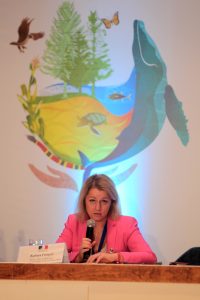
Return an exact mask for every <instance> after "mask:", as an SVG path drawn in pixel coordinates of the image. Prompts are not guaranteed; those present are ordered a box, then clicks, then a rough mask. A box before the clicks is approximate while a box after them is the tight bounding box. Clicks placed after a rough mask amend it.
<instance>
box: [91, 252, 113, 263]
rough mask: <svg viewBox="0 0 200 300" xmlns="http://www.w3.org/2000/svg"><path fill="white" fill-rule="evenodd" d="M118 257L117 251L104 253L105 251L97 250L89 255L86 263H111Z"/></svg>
mask: <svg viewBox="0 0 200 300" xmlns="http://www.w3.org/2000/svg"><path fill="white" fill-rule="evenodd" d="M117 259H118V254H117V253H106V252H98V253H95V254H93V255H91V256H90V257H89V258H88V260H87V263H97V264H98V263H113V262H116V261H117Z"/></svg>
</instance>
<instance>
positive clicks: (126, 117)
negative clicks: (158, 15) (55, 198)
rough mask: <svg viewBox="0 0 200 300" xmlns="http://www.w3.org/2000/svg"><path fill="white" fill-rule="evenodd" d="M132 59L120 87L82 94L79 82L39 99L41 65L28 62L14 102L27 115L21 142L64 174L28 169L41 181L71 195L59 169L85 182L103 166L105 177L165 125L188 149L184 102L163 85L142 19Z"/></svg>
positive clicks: (123, 175)
mask: <svg viewBox="0 0 200 300" xmlns="http://www.w3.org/2000/svg"><path fill="white" fill-rule="evenodd" d="M91 16H92V17H93V18H94V17H95V15H94V14H93V15H91ZM100 22H101V23H102V22H103V23H102V26H106V28H107V29H109V28H110V27H111V25H112V24H114V25H118V24H119V13H118V12H117V13H116V14H114V17H113V20H110V21H109V20H107V19H102V20H100ZM80 38H82V37H80V36H79V39H80ZM81 41H82V40H81ZM132 54H133V59H134V63H135V65H134V66H133V69H132V72H131V74H130V76H129V78H128V80H127V81H126V82H125V83H121V84H119V85H113V86H97V85H95V86H94V84H93V86H92V84H86V85H84V84H83V85H82V86H81V87H80V84H78V83H77V82H76V86H75V85H74V86H73V85H72V84H68V85H67V87H66V85H64V84H63V83H58V84H54V85H51V86H49V87H47V89H45V91H44V94H43V95H42V94H41V95H38V94H37V79H36V73H37V71H38V69H39V61H38V60H37V59H34V61H33V62H32V63H31V65H30V71H31V75H30V79H29V81H28V84H27V85H26V84H22V85H21V94H20V95H18V99H19V101H20V102H21V104H22V106H23V108H24V109H25V111H26V112H27V113H28V115H27V117H26V121H25V122H24V126H25V127H26V128H27V129H28V131H29V134H28V135H27V138H28V140H29V141H30V142H32V143H33V144H34V145H36V146H37V147H38V149H40V150H41V151H42V152H43V153H44V154H45V155H47V156H48V157H49V158H50V159H51V160H52V161H54V163H57V164H59V165H61V166H63V174H62V171H57V170H55V169H53V168H52V167H48V166H47V168H48V170H49V171H50V172H51V173H52V174H53V175H55V177H54V176H52V175H51V176H50V175H48V174H45V173H44V172H43V171H41V170H39V168H37V167H36V166H33V165H32V164H29V167H30V170H31V171H32V172H33V174H34V175H35V176H36V177H37V178H38V179H39V180H40V181H42V182H44V183H45V184H47V185H49V186H52V187H54V188H55V187H57V188H69V189H72V190H74V191H77V184H76V182H75V180H74V179H73V178H71V177H70V176H69V175H66V174H65V171H64V168H65V169H66V168H73V169H76V170H78V171H81V172H83V181H85V180H86V179H87V178H88V177H89V176H90V175H91V174H92V172H93V171H94V170H95V172H98V169H99V168H102V167H106V168H107V172H108V174H109V170H110V169H113V167H114V165H116V164H119V163H121V162H123V161H125V160H127V159H130V158H132V157H134V156H135V155H136V154H138V153H140V152H141V151H143V150H144V149H145V148H147V147H148V146H149V145H150V144H151V143H152V142H153V141H154V140H155V139H156V138H157V136H158V135H159V133H160V131H161V129H162V127H163V124H164V122H165V119H166V118H167V119H168V120H169V122H170V123H171V125H172V127H173V128H174V129H175V131H176V134H177V135H178V137H179V139H180V142H181V143H182V144H183V145H184V146H186V145H187V143H188V141H189V133H188V130H187V119H186V117H185V115H184V111H183V107H182V103H181V101H179V100H178V98H177V97H176V95H175V92H174V90H173V88H172V86H171V85H170V84H169V83H168V81H167V68H166V65H165V62H164V61H163V59H162V57H161V55H160V53H159V50H158V48H157V46H156V44H155V42H154V41H153V40H152V39H151V37H150V36H149V34H148V32H147V31H146V29H145V25H144V23H143V21H140V20H134V21H133V45H132ZM79 63H80V62H79ZM108 73H109V72H108ZM73 80H74V79H73ZM81 80H82V79H81ZM74 82H75V81H74ZM66 90H67V92H66ZM135 168H136V164H133V165H132V166H130V167H129V168H128V169H127V170H125V171H121V172H120V171H119V172H118V167H116V168H115V173H116V175H114V176H112V178H113V180H114V181H115V182H116V183H117V184H119V183H121V182H123V181H124V180H126V179H127V178H128V177H129V176H130V175H131V174H132V172H134V170H135Z"/></svg>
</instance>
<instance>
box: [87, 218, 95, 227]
mask: <svg viewBox="0 0 200 300" xmlns="http://www.w3.org/2000/svg"><path fill="white" fill-rule="evenodd" d="M87 227H93V228H94V227H95V220H93V219H89V220H87Z"/></svg>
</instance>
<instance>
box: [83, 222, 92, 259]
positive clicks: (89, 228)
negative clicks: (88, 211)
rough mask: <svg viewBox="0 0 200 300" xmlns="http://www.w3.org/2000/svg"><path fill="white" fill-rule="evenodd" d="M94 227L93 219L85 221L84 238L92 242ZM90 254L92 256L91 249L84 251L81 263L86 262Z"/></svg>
mask: <svg viewBox="0 0 200 300" xmlns="http://www.w3.org/2000/svg"><path fill="white" fill-rule="evenodd" d="M94 227H95V221H94V220H93V219H89V220H87V231H86V238H88V239H91V241H93V240H94ZM91 254H92V249H90V250H88V251H86V252H85V253H84V254H83V261H87V260H88V258H89V257H90V255H91Z"/></svg>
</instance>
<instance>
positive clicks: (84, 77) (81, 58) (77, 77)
mask: <svg viewBox="0 0 200 300" xmlns="http://www.w3.org/2000/svg"><path fill="white" fill-rule="evenodd" d="M75 49H76V57H75V59H74V68H73V70H71V77H70V80H69V83H70V84H71V85H73V86H75V87H77V88H78V89H79V93H81V92H82V86H83V85H84V84H89V83H90V82H91V81H92V77H91V76H92V74H91V72H89V69H90V66H89V62H90V52H89V49H88V42H87V39H86V36H85V34H83V33H82V32H77V34H76V37H75Z"/></svg>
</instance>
